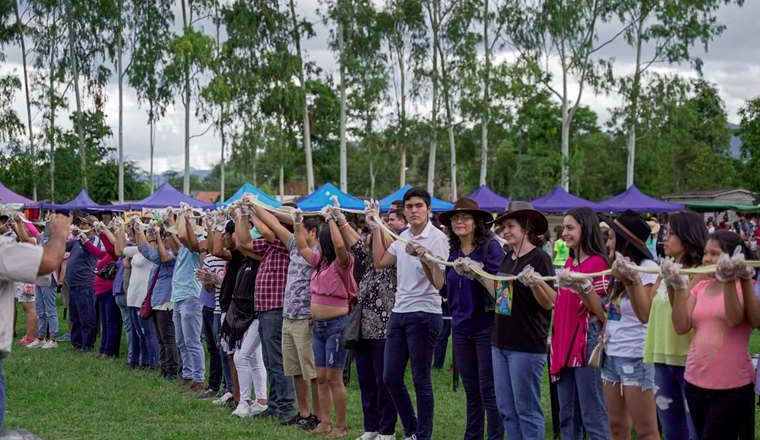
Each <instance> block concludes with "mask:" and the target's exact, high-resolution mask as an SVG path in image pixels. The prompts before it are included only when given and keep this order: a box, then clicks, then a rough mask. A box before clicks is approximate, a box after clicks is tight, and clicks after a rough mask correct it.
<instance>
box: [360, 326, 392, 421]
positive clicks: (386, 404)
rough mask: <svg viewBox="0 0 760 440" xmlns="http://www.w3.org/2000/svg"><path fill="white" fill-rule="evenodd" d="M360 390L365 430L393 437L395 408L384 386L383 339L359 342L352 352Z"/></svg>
mask: <svg viewBox="0 0 760 440" xmlns="http://www.w3.org/2000/svg"><path fill="white" fill-rule="evenodd" d="M353 356H354V361H356V374H357V376H358V378H359V391H360V392H361V396H362V414H363V415H364V431H366V432H377V433H379V434H381V435H393V433H394V432H395V430H396V407H395V406H393V401H392V400H391V396H390V395H389V394H388V389H387V388H386V386H385V383H383V360H384V359H385V339H362V340H360V341H359V344H357V345H356V347H355V348H354V349H353Z"/></svg>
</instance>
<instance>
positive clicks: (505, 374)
mask: <svg viewBox="0 0 760 440" xmlns="http://www.w3.org/2000/svg"><path fill="white" fill-rule="evenodd" d="M491 356H492V357H493V378H494V385H495V387H496V403H497V404H498V406H499V414H501V420H502V423H503V424H504V433H505V434H506V435H507V438H508V439H510V440H513V439H514V440H520V439H526V440H528V439H537V438H544V412H543V410H542V409H541V378H542V377H543V375H544V369H545V368H546V355H545V354H544V353H526V352H523V351H513V350H502V349H500V348H497V347H491Z"/></svg>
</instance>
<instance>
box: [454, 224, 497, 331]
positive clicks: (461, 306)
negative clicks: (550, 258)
mask: <svg viewBox="0 0 760 440" xmlns="http://www.w3.org/2000/svg"><path fill="white" fill-rule="evenodd" d="M487 246H488V250H487V252H486V253H487V255H488V256H487V258H486V263H485V266H484V267H483V269H484V270H485V271H486V272H488V273H492V274H495V273H496V272H498V271H499V266H501V263H502V261H504V249H503V248H502V247H501V244H500V243H499V241H498V240H496V239H491V240H489V241H488V244H487ZM460 257H470V259H471V260H473V261H477V262H480V263H482V262H483V250H482V249H480V248H477V249H475V250H474V251H472V252H471V253H470V254H469V255H465V254H464V253H462V251H461V250H456V251H455V252H453V253H452V254H451V255H450V256H449V261H454V260H456V259H457V258H460ZM446 289H447V292H448V298H449V300H448V303H449V309H450V310H451V327H452V328H453V329H454V330H457V331H460V332H464V333H469V332H476V331H480V330H483V329H486V328H488V327H490V326H492V325H493V319H494V318H493V312H488V311H486V301H487V299H486V297H485V295H486V292H487V291H486V290H485V287H483V286H482V285H481V284H480V282H479V281H477V280H471V279H469V278H467V277H465V276H462V275H459V274H457V273H456V271H454V269H453V268H451V267H447V268H446Z"/></svg>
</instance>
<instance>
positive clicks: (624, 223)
mask: <svg viewBox="0 0 760 440" xmlns="http://www.w3.org/2000/svg"><path fill="white" fill-rule="evenodd" d="M605 221H606V222H607V224H608V225H609V226H610V228H612V230H613V231H615V235H616V237H617V239H621V238H622V239H623V240H625V241H626V242H627V243H628V244H629V245H630V246H632V247H633V248H634V249H635V250H636V251H637V252H639V253H640V254H641V255H642V256H643V257H644V258H647V259H649V260H654V257H653V256H652V252H650V251H649V248H647V239H649V236H650V234H651V233H652V228H650V227H649V225H648V224H647V222H645V221H644V220H643V219H642V218H641V217H639V215H638V214H636V213H635V212H634V211H632V210H630V209H628V210H625V211H624V212H623V213H622V214H620V215H619V216H618V217H617V218H606V219H605Z"/></svg>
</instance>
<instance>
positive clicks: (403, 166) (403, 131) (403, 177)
mask: <svg viewBox="0 0 760 440" xmlns="http://www.w3.org/2000/svg"><path fill="white" fill-rule="evenodd" d="M398 68H399V77H400V86H401V87H400V88H401V97H400V98H401V108H400V109H399V125H401V136H399V143H400V153H401V161H400V162H401V164H400V167H401V170H400V172H399V176H400V178H399V188H400V187H402V186H404V185H406V71H405V68H406V66H405V63H404V51H403V50H400V51H399V53H398Z"/></svg>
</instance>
